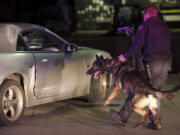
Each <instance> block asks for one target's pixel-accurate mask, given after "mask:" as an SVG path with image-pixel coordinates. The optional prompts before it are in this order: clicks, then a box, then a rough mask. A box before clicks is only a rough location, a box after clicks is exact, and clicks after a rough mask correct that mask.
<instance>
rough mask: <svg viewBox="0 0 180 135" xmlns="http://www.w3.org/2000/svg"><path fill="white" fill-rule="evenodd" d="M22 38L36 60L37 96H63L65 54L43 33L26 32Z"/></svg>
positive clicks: (35, 90)
mask: <svg viewBox="0 0 180 135" xmlns="http://www.w3.org/2000/svg"><path fill="white" fill-rule="evenodd" d="M22 38H23V39H24V42H25V44H26V47H27V48H28V50H29V51H31V52H32V53H33V55H34V58H35V60H36V75H35V77H36V81H35V87H34V93H35V95H36V96H37V97H39V98H45V97H53V96H58V95H62V96H63V92H62V91H61V89H60V82H61V80H62V71H63V68H64V52H63V51H62V50H61V49H60V47H59V45H57V43H56V42H54V41H52V39H50V38H48V37H47V36H46V35H45V34H44V33H43V32H41V31H28V32H24V33H22Z"/></svg>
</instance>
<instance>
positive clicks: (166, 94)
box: [154, 85, 180, 99]
mask: <svg viewBox="0 0 180 135" xmlns="http://www.w3.org/2000/svg"><path fill="white" fill-rule="evenodd" d="M179 90H180V85H177V86H175V87H173V88H172V89H171V90H168V91H154V95H155V96H156V97H158V98H160V99H171V98H173V97H174V96H175V94H176V92H177V91H179Z"/></svg>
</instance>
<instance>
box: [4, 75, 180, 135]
mask: <svg viewBox="0 0 180 135" xmlns="http://www.w3.org/2000/svg"><path fill="white" fill-rule="evenodd" d="M178 84H180V73H173V74H172V73H171V74H169V76H168V82H167V84H166V85H165V87H164V90H169V89H170V88H172V87H173V86H175V85H178ZM125 97H126V95H125V94H123V93H121V94H119V96H118V97H117V98H116V99H115V100H114V101H113V102H112V104H111V105H110V106H109V107H102V106H92V105H88V104H87V102H85V101H82V100H77V99H71V100H65V101H59V102H55V103H50V104H44V105H40V106H36V107H32V108H28V109H26V110H25V113H24V116H23V117H22V119H21V120H20V122H19V123H18V124H17V125H15V126H11V127H0V135H120V134H123V135H179V133H180V115H179V114H180V105H179V104H180V92H178V93H177V94H176V95H175V97H174V98H173V99H172V100H162V101H161V118H162V124H163V128H162V129H161V130H150V129H148V128H147V127H146V126H147V124H148V120H147V121H146V122H145V123H144V125H143V127H142V128H139V129H136V128H134V125H135V124H136V122H137V121H138V120H139V119H140V117H139V115H137V114H135V113H133V114H132V116H131V117H130V119H129V121H128V124H127V126H125V127H121V126H119V125H118V124H117V123H116V122H114V121H112V120H111V119H110V117H109V115H108V112H109V110H110V109H111V108H113V109H115V110H117V111H118V110H119V108H121V107H122V104H123V102H124V99H125Z"/></svg>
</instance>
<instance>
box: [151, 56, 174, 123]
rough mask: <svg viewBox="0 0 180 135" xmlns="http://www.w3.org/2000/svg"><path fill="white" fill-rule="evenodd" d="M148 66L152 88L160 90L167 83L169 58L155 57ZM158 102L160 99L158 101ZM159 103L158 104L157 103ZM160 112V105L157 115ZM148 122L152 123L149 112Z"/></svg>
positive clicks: (169, 66) (169, 67) (169, 65)
mask: <svg viewBox="0 0 180 135" xmlns="http://www.w3.org/2000/svg"><path fill="white" fill-rule="evenodd" d="M148 64H149V66H150V73H151V82H152V87H153V88H155V89H158V90H161V89H162V87H163V86H164V85H165V83H166V81H167V76H168V71H170V69H171V63H170V58H169V57H157V58H154V59H153V60H152V61H150V62H148ZM159 100H160V99H159ZM159 103H160V102H159ZM159 112H160V104H159V108H158V110H157V114H159ZM149 120H150V121H152V122H153V116H152V113H151V112H150V111H149Z"/></svg>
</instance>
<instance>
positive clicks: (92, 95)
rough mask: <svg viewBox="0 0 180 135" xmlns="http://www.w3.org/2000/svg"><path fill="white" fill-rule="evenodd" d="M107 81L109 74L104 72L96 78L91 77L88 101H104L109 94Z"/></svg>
mask: <svg viewBox="0 0 180 135" xmlns="http://www.w3.org/2000/svg"><path fill="white" fill-rule="evenodd" d="M109 82H110V81H109V75H106V74H103V75H100V77H99V78H98V79H97V80H95V79H94V78H93V77H92V78H91V85H90V91H89V96H88V101H89V102H90V103H94V104H96V103H100V104H102V103H104V101H105V99H106V97H107V96H108V94H109V91H108V90H109V89H108V88H109Z"/></svg>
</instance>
